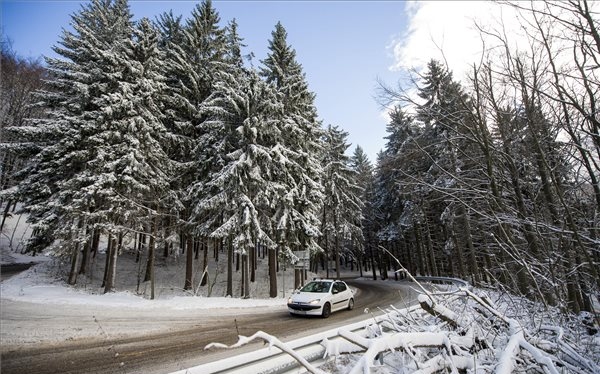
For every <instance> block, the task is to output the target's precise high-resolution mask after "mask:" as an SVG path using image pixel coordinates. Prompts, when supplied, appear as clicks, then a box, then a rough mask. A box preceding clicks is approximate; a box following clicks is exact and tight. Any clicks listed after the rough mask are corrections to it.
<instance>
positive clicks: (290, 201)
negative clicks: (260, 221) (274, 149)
mask: <svg viewBox="0 0 600 374" xmlns="http://www.w3.org/2000/svg"><path fill="white" fill-rule="evenodd" d="M271 36H272V38H271V40H270V41H269V54H268V55H267V58H265V59H264V60H263V61H262V63H263V66H262V67H261V69H260V74H261V76H263V77H265V79H266V81H267V82H268V83H269V84H271V85H272V86H274V87H275V88H276V90H277V93H278V97H279V99H280V100H281V101H282V103H283V115H284V117H283V120H282V124H283V127H282V139H281V145H282V147H281V156H280V157H282V158H284V159H285V160H287V162H286V163H285V164H286V167H288V168H290V171H289V172H290V173H291V174H292V175H293V183H292V184H291V185H290V187H291V189H290V190H289V191H288V192H287V193H286V195H285V196H282V197H281V198H280V199H279V200H278V208H277V211H276V217H275V219H276V220H277V222H278V223H277V230H278V231H279V243H281V245H282V247H281V249H282V250H283V252H282V255H283V256H284V257H289V256H290V254H291V253H290V252H291V251H293V250H309V251H310V253H312V254H315V253H317V252H320V251H321V248H320V247H319V245H318V243H317V238H318V236H319V235H320V231H319V224H320V223H319V218H318V215H319V211H320V208H321V202H322V200H323V190H322V185H321V178H322V172H323V171H322V166H321V163H320V162H319V160H320V155H321V153H322V149H323V146H322V143H321V136H322V133H323V130H322V128H321V124H320V122H319V121H318V119H317V112H316V108H315V105H314V98H315V95H314V94H313V93H312V92H310V90H309V88H308V83H307V82H306V77H305V75H304V73H303V71H302V66H301V65H300V64H299V63H298V62H297V61H296V52H295V50H294V49H293V48H292V47H291V46H290V45H289V44H288V43H287V32H286V30H285V28H284V27H283V26H282V25H281V23H277V25H275V30H274V31H273V32H272V33H271ZM297 275H298V274H297ZM275 281H276V278H274V277H273V282H275ZM295 283H296V285H297V286H298V285H299V283H300V278H299V277H298V276H297V277H296V282H295Z"/></svg>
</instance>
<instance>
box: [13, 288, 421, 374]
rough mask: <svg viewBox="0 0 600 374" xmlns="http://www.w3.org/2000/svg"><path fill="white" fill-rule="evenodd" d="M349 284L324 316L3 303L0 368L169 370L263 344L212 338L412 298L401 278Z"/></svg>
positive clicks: (299, 329) (292, 325)
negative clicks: (216, 345) (349, 298)
mask: <svg viewBox="0 0 600 374" xmlns="http://www.w3.org/2000/svg"><path fill="white" fill-rule="evenodd" d="M348 283H349V284H350V285H351V286H352V287H355V288H357V289H358V292H359V294H358V296H357V302H356V307H355V309H354V310H353V311H351V312H348V311H344V312H340V313H335V314H333V315H332V316H331V317H330V318H329V319H326V320H323V319H320V318H294V317H291V316H289V315H288V313H287V310H286V308H285V307H283V306H280V307H267V308H264V307H263V308H246V309H244V310H243V311H242V310H240V311H236V310H235V309H220V310H206V309H205V310H180V311H173V310H171V311H168V312H167V311H164V310H152V309H136V310H135V312H134V313H132V312H131V311H127V312H124V311H123V310H122V309H121V308H115V307H110V308H105V307H98V306H96V307H94V308H90V306H83V305H82V306H78V305H71V306H68V307H65V306H61V305H49V306H43V308H41V306H40V305H39V304H33V303H27V302H20V301H11V300H3V302H2V306H1V307H2V329H3V330H4V331H11V334H10V335H8V336H4V338H3V340H2V348H1V368H2V373H3V374H10V373H23V372H27V373H30V374H35V373H168V372H171V371H175V370H180V369H184V368H186V367H190V366H195V365H198V364H201V363H205V362H210V361H214V360H216V359H220V358H223V357H227V356H229V355H234V354H239V353H241V352H246V351H250V350H253V349H257V348H259V347H262V345H260V344H258V343H257V344H254V345H250V346H246V347H243V348H241V349H237V350H235V351H222V350H216V351H204V350H203V348H204V346H205V345H206V344H208V343H210V342H221V343H225V344H232V343H234V342H235V341H236V340H237V336H238V334H240V335H251V334H253V333H254V332H256V331H257V330H263V331H265V332H267V333H269V334H272V335H275V336H277V337H279V338H281V339H282V340H284V341H287V340H291V339H294V338H298V337H301V336H306V335H310V334H312V333H315V332H318V331H323V330H328V329H331V328H333V327H337V326H343V325H346V324H348V323H351V322H356V321H358V320H361V319H365V318H367V316H365V314H364V309H365V308H369V309H370V310H372V311H376V310H377V307H383V308H385V307H387V306H389V305H390V304H395V305H397V306H399V307H404V306H406V305H408V304H409V303H410V300H412V299H413V298H410V297H409V296H408V295H409V293H410V290H409V288H408V287H407V286H401V285H400V284H399V283H395V282H372V281H368V280H360V281H349V282H348ZM49 329H50V330H51V331H48V330H49ZM73 331H76V334H73ZM137 331H139V332H137ZM49 332H50V334H49ZM47 336H52V337H53V338H52V339H47Z"/></svg>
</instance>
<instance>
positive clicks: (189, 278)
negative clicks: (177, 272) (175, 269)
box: [183, 234, 194, 290]
mask: <svg viewBox="0 0 600 374" xmlns="http://www.w3.org/2000/svg"><path fill="white" fill-rule="evenodd" d="M186 242H187V246H186V247H187V248H186V252H185V284H184V286H183V289H184V290H191V289H192V288H193V287H194V250H193V245H194V239H193V238H192V236H191V235H189V234H188V235H187V240H186Z"/></svg>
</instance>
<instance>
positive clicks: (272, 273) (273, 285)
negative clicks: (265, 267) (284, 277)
mask: <svg viewBox="0 0 600 374" xmlns="http://www.w3.org/2000/svg"><path fill="white" fill-rule="evenodd" d="M268 250H269V297H277V271H276V270H277V267H276V266H275V262H276V261H277V258H276V250H275V248H274V247H269V249H268Z"/></svg>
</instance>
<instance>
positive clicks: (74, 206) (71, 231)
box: [20, 1, 131, 253]
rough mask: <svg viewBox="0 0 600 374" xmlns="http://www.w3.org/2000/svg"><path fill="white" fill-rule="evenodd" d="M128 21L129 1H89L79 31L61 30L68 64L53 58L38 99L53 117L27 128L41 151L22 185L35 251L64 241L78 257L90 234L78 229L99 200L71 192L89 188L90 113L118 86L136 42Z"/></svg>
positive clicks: (60, 50)
mask: <svg viewBox="0 0 600 374" xmlns="http://www.w3.org/2000/svg"><path fill="white" fill-rule="evenodd" d="M130 18H131V16H130V14H129V9H128V7H127V3H126V1H117V2H110V1H93V2H91V3H89V4H86V5H85V6H83V7H82V9H81V11H80V12H79V13H77V14H75V15H73V16H72V19H73V28H74V33H72V32H69V31H63V36H62V40H61V41H60V42H59V45H57V46H55V47H54V51H55V52H56V53H57V54H58V55H59V56H62V58H63V59H56V58H48V59H47V65H48V71H49V74H50V80H49V88H48V90H47V91H40V92H39V94H38V96H39V98H40V102H41V105H43V106H44V107H45V109H46V112H47V117H48V118H47V119H46V118H41V119H39V120H32V121H31V126H29V127H27V128H25V129H24V130H27V131H29V132H30V133H31V134H32V136H35V137H36V138H37V141H38V143H39V145H40V146H41V147H42V150H41V152H40V153H39V154H38V156H37V157H36V159H35V160H34V162H33V163H32V166H31V168H30V170H28V171H27V173H28V178H27V179H26V180H25V181H24V182H23V183H21V185H20V193H21V194H22V196H24V197H26V198H27V201H26V204H25V205H26V209H27V211H28V212H29V213H30V218H31V220H32V221H33V222H34V231H35V233H36V235H34V237H33V238H32V240H31V242H30V248H31V249H39V248H40V247H42V246H45V245H48V244H49V243H51V242H52V240H53V238H54V237H61V238H63V239H65V240H67V241H66V245H65V247H66V248H73V250H72V252H73V253H76V248H77V246H78V244H77V243H79V242H82V241H84V240H85V239H84V230H80V229H77V228H78V227H82V225H81V223H82V222H83V223H85V220H86V219H87V218H88V217H87V216H88V214H89V212H93V210H94V205H95V204H96V203H95V201H93V200H94V199H92V198H90V197H89V196H88V198H86V199H74V197H73V195H74V193H75V192H81V191H82V190H83V189H84V188H86V187H87V186H88V185H89V184H90V180H89V178H86V177H84V176H83V174H85V173H87V169H88V166H87V163H86V161H88V160H89V159H90V158H91V157H93V156H94V155H93V148H92V147H90V144H89V143H90V142H93V137H92V135H93V134H95V133H96V128H95V127H96V123H95V117H94V115H93V114H91V113H93V112H95V111H98V110H99V109H100V108H99V104H98V102H97V100H98V99H99V98H100V97H101V96H102V95H104V94H106V93H108V92H111V91H112V90H114V88H115V85H116V82H117V81H118V78H119V74H120V69H119V68H116V66H117V65H119V63H118V62H117V54H118V53H119V52H118V51H119V50H120V49H121V48H122V46H123V43H124V42H125V41H126V40H127V39H129V38H130V37H131V22H130ZM83 226H85V225H83ZM82 228H83V227H82ZM65 247H63V248H65ZM67 252H68V250H67Z"/></svg>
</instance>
